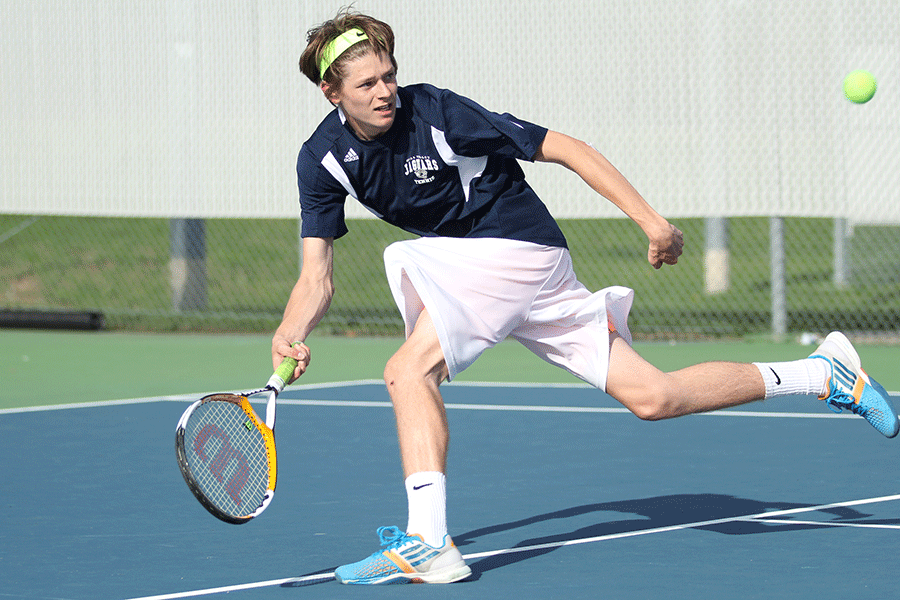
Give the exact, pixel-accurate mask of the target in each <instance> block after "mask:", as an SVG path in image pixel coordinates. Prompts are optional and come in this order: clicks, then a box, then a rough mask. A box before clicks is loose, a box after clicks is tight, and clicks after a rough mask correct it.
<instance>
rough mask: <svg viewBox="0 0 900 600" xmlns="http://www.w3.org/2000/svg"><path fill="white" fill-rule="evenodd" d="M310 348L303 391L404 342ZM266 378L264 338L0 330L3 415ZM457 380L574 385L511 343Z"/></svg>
mask: <svg viewBox="0 0 900 600" xmlns="http://www.w3.org/2000/svg"><path fill="white" fill-rule="evenodd" d="M308 343H309V345H310V347H311V349H312V352H313V362H312V364H311V366H310V369H309V371H308V372H307V374H306V375H304V377H303V378H302V379H301V381H299V382H298V383H306V384H309V383H323V382H339V381H356V380H366V379H376V380H377V379H380V378H381V373H382V369H383V367H384V364H385V362H386V361H387V359H388V358H389V357H390V356H391V354H393V353H394V351H396V349H397V348H398V347H399V346H400V344H401V343H402V340H401V339H399V338H351V337H324V336H322V337H317V336H313V337H311V338H310V339H309V340H308ZM635 348H636V349H637V350H638V351H639V352H640V353H641V354H642V355H643V356H644V357H645V358H646V359H647V360H649V361H650V362H651V363H653V364H655V365H656V366H658V367H660V368H661V369H663V370H666V371H669V370H674V369H678V368H681V367H685V366H689V365H691V364H695V363H698V362H703V361H708V360H728V361H740V362H751V361H783V360H793V359H796V358H802V357H804V356H806V355H808V354H809V353H810V352H812V351H813V350H814V346H802V345H800V344H796V343H780V344H775V343H769V342H765V341H719V342H688V343H680V342H679V343H668V342H659V343H650V342H638V343H636V344H635ZM858 350H859V353H860V356H861V357H862V361H863V366H864V367H865V368H866V370H867V371H868V372H869V373H870V374H871V375H873V376H874V377H875V378H876V379H877V380H878V381H880V382H881V383H882V384H883V385H884V386H885V387H886V388H887V389H888V390H891V391H894V390H900V373H898V369H897V365H898V363H900V361H898V358H900V347H897V346H890V345H860V346H858ZM270 373H271V359H270V337H269V336H268V335H199V334H169V335H163V334H159V335H157V334H146V333H120V332H116V333H113V332H99V333H82V332H49V331H30V330H15V329H0V386H2V387H0V390H2V391H0V409H2V408H19V407H26V406H39V405H45V404H66V403H69V402H91V401H103V400H119V399H128V398H146V397H155V396H174V395H185V394H194V393H201V392H208V391H218V390H233V389H247V388H253V387H256V386H258V385H261V384H262V383H265V380H266V379H267V378H268V376H269V375H270ZM458 381H485V382H528V383H570V382H577V380H576V379H575V378H574V377H572V376H571V375H569V374H568V373H566V372H564V371H562V370H560V369H558V368H556V367H553V366H551V365H549V364H547V363H545V362H543V361H542V360H540V359H538V358H536V357H534V356H533V355H532V354H531V353H530V352H528V351H527V350H525V349H524V348H523V347H521V346H519V345H518V344H517V343H515V342H504V343H503V344H500V345H499V346H497V347H496V348H493V349H491V350H489V351H488V352H486V353H485V354H484V355H483V356H482V357H481V359H479V361H478V362H476V363H475V364H474V365H473V366H472V367H471V368H469V369H468V370H467V371H466V372H464V373H463V374H462V375H460V377H459V378H458Z"/></svg>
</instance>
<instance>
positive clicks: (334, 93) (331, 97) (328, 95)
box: [319, 81, 341, 106]
mask: <svg viewBox="0 0 900 600" xmlns="http://www.w3.org/2000/svg"><path fill="white" fill-rule="evenodd" d="M319 89H320V90H322V93H323V94H325V99H326V100H328V101H329V102H331V103H332V104H334V105H335V106H336V105H337V104H338V103H339V102H340V100H341V94H340V90H336V89H335V88H334V87H332V86H330V85H328V84H327V83H325V81H321V82H320V83H319Z"/></svg>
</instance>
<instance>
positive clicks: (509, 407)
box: [0, 379, 900, 419]
mask: <svg viewBox="0 0 900 600" xmlns="http://www.w3.org/2000/svg"><path fill="white" fill-rule="evenodd" d="M383 384H384V382H383V381H382V380H380V379H358V380H353V381H338V382H332V383H310V384H300V385H291V386H290V387H289V388H287V389H288V390H319V389H331V388H345V387H354V386H361V385H383ZM445 385H447V386H450V387H473V388H490V387H499V388H521V389H545V388H546V389H593V388H592V386H590V385H588V384H586V383H514V382H497V383H493V382H483V381H461V382H459V381H458V382H450V383H447V384H445ZM221 391H223V390H215V391H212V392H209V391H207V392H197V393H193V394H177V395H169V396H149V397H145V398H126V399H121V400H103V401H99V402H80V403H72V404H53V405H47V406H27V407H22V408H5V409H0V415H10V414H20V413H29V412H43V411H51V410H69V409H76V408H103V407H106V406H124V405H130V404H149V403H152V402H184V403H187V402H192V401H194V400H196V399H197V398H200V397H202V396H205V395H207V394H211V393H216V392H221ZM888 394H889V395H890V396H898V395H900V392H888ZM278 403H279V404H282V405H283V404H288V405H295V406H334V407H350V408H385V407H390V406H391V404H390V402H372V401H363V400H359V401H354V400H311V399H310V400H288V399H283V400H279V401H278ZM445 407H446V408H448V409H453V410H487V411H507V412H546V413H554V412H556V413H600V414H630V412H631V411H629V410H628V409H626V408H621V407H614V408H603V407H592V406H536V405H530V406H529V405H525V406H523V405H515V404H458V403H457V404H454V403H448V404H446V405H445ZM696 416H719V417H757V418H759V417H763V418H766V417H767V418H775V419H779V418H781V419H834V418H838V419H843V418H856V417H855V415H852V414H849V413H842V414H836V413H831V412H821V413H820V412H817V413H801V412H766V411H744V410H735V409H728V410H718V411H713V412H707V413H700V414H699V415H696Z"/></svg>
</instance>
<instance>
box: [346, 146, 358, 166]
mask: <svg viewBox="0 0 900 600" xmlns="http://www.w3.org/2000/svg"><path fill="white" fill-rule="evenodd" d="M355 160H359V154H357V153H356V150H354V149H353V148H350V150H349V151H348V152H347V156H345V157H344V162H345V163H349V162H353V161H355Z"/></svg>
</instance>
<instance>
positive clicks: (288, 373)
mask: <svg viewBox="0 0 900 600" xmlns="http://www.w3.org/2000/svg"><path fill="white" fill-rule="evenodd" d="M296 368H297V359H296V358H291V357H290V356H285V357H284V360H283V361H281V364H280V365H278V368H277V369H275V375H276V376H278V377H280V378H281V380H282V381H283V382H284V383H285V384H286V383H287V382H288V381H290V380H291V377H292V376H293V375H294V369H296Z"/></svg>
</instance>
